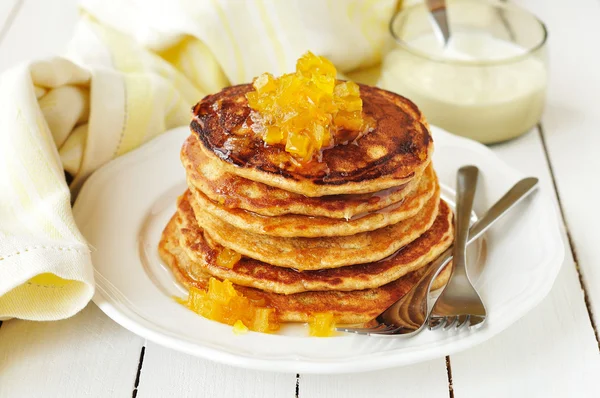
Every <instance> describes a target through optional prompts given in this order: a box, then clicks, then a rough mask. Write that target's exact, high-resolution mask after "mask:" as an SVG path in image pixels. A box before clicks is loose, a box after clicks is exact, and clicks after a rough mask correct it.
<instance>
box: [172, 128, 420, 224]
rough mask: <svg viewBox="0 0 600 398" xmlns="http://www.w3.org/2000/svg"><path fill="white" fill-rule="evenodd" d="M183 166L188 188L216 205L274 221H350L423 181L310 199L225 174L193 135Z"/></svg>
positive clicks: (183, 152)
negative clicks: (285, 218) (294, 217)
mask: <svg viewBox="0 0 600 398" xmlns="http://www.w3.org/2000/svg"><path fill="white" fill-rule="evenodd" d="M181 162H182V163H183V165H184V167H185V171H186V175H187V180H188V185H189V186H190V187H195V188H196V189H198V190H199V191H201V192H202V193H203V194H204V195H206V196H207V197H208V198H210V199H211V200H213V201H214V202H217V203H219V204H220V205H221V206H223V207H225V208H228V209H243V210H248V211H251V212H253V213H256V214H260V215H263V216H271V217H275V216H282V215H285V214H300V215H305V216H314V217H329V218H340V219H343V218H345V219H350V218H352V217H354V216H356V215H359V214H366V213H370V212H373V211H377V210H381V209H383V208H385V207H388V206H390V205H393V204H395V203H398V202H400V201H402V200H403V199H404V198H405V197H406V196H407V195H408V194H410V193H411V192H412V191H413V190H414V189H415V188H416V186H417V185H418V183H419V180H420V175H418V176H415V178H413V179H412V180H410V182H408V183H406V184H403V185H400V186H397V187H392V188H389V189H386V190H383V191H379V192H374V193H366V194H355V195H329V196H321V197H316V198H311V197H308V196H304V195H300V194H297V193H294V192H289V191H284V190H283V189H279V188H275V187H272V186H270V185H266V184H263V183H261V182H256V181H252V180H249V179H247V178H242V177H239V176H237V175H235V174H232V173H228V172H226V171H225V170H223V167H222V166H221V164H222V162H221V161H220V160H215V159H211V158H209V157H208V156H207V155H205V154H204V152H203V151H202V149H201V145H200V143H199V142H198V138H197V137H196V136H195V135H194V134H192V135H190V136H189V137H188V138H187V140H186V141H185V143H184V144H183V147H182V148H181Z"/></svg>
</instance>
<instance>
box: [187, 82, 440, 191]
mask: <svg viewBox="0 0 600 398" xmlns="http://www.w3.org/2000/svg"><path fill="white" fill-rule="evenodd" d="M251 90H252V86H251V85H250V84H244V85H238V86H233V87H227V88H225V89H223V90H222V91H220V92H219V93H216V94H213V95H209V96H207V97H205V98H204V99H203V100H202V101H200V102H199V103H198V104H196V105H195V106H194V108H193V113H194V116H193V119H192V122H191V125H190V127H191V130H192V132H193V133H194V134H196V135H197V136H198V138H199V142H200V143H201V147H202V149H203V151H204V153H205V154H207V155H208V156H209V157H211V158H212V159H217V160H220V161H221V164H222V167H223V169H224V170H225V171H226V172H228V173H233V174H235V175H238V176H241V177H244V178H247V179H250V180H252V181H258V182H262V183H264V184H267V185H271V186H274V187H277V188H281V189H283V190H286V191H291V192H295V193H298V194H302V195H305V196H309V197H315V196H325V195H337V194H360V193H370V192H378V191H381V190H384V189H387V188H390V187H395V186H399V185H401V184H405V183H407V182H409V181H410V180H411V179H412V178H414V177H415V176H416V175H418V174H419V173H421V172H422V171H423V170H424V169H425V167H426V166H427V165H428V164H429V162H430V159H431V153H432V152H433V140H432V138H431V135H430V133H429V130H428V127H427V122H426V121H425V119H424V117H423V115H422V114H421V112H420V111H419V109H418V108H417V106H416V105H415V104H413V103H412V102H411V101H409V100H408V99H406V98H404V97H402V96H400V95H397V94H394V93H391V92H389V91H385V90H382V89H379V88H376V87H371V86H365V85H360V96H361V98H362V101H363V116H364V118H365V120H367V121H368V123H369V126H370V127H369V132H368V133H367V134H365V135H363V136H362V137H360V138H359V139H357V140H356V141H353V142H352V143H348V144H347V145H342V144H340V145H336V146H334V147H333V148H330V149H327V150H324V151H323V154H322V159H321V160H322V161H320V162H317V161H312V162H308V163H306V164H304V165H300V166H299V165H298V163H297V161H296V160H295V159H294V157H293V156H292V155H291V154H289V153H288V152H286V151H285V149H284V148H283V146H281V145H267V146H266V145H264V142H263V141H262V139H261V137H259V136H258V135H257V134H255V133H254V132H253V131H252V129H251V125H252V119H251V118H250V111H251V109H250V108H249V107H248V101H247V100H246V97H245V95H246V93H248V92H249V91H251Z"/></svg>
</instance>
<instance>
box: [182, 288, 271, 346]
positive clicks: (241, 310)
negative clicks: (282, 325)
mask: <svg viewBox="0 0 600 398" xmlns="http://www.w3.org/2000/svg"><path fill="white" fill-rule="evenodd" d="M178 301H179V302H180V303H181V304H183V305H185V306H186V307H188V308H189V309H191V310H192V311H194V312H196V313H197V314H199V315H202V316H203V317H205V318H208V319H212V320H213V321H217V322H221V323H226V324H228V325H232V326H233V331H234V332H235V333H236V334H241V333H245V332H246V331H247V330H248V329H250V330H254V331H256V332H264V333H269V332H274V331H276V330H277V329H279V322H278V320H277V316H276V314H275V309H273V308H268V307H264V306H263V305H264V304H263V303H260V302H257V301H253V300H251V299H250V298H248V297H245V296H243V295H242V294H241V293H239V292H238V291H237V290H235V288H234V287H233V284H232V283H231V282H230V281H229V280H227V279H225V280H224V281H223V282H221V281H219V280H218V279H215V278H210V280H209V282H208V290H206V291H205V290H201V289H197V288H195V287H192V288H190V291H189V294H188V298H187V300H185V299H178Z"/></svg>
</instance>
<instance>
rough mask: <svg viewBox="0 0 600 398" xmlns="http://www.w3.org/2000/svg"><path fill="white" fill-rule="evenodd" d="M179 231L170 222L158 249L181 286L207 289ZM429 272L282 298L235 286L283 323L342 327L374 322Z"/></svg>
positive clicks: (447, 271) (438, 281)
mask: <svg viewBox="0 0 600 398" xmlns="http://www.w3.org/2000/svg"><path fill="white" fill-rule="evenodd" d="M176 230H177V227H176V225H175V223H173V222H170V223H169V224H168V225H167V228H166V229H165V231H164V232H163V235H162V238H161V241H160V243H159V246H158V250H159V254H160V256H161V258H162V259H163V261H165V263H166V264H167V265H168V266H169V268H170V269H171V271H172V272H173V274H174V275H175V277H176V278H177V280H178V281H179V282H180V283H182V284H183V285H185V286H186V287H188V288H190V287H192V286H193V287H196V288H199V289H206V288H207V286H208V280H209V278H210V275H208V274H204V275H201V274H198V273H196V274H194V277H192V276H191V273H190V271H189V270H190V269H191V268H194V267H195V265H194V263H193V261H192V260H191V259H190V257H188V256H187V254H186V252H185V251H184V250H183V248H182V247H181V246H180V244H179V241H178V239H177V237H176ZM196 268H198V267H196ZM426 269H427V267H422V268H421V269H419V270H417V271H414V272H411V273H409V274H407V275H405V276H403V277H401V278H399V279H397V280H395V281H393V282H391V283H388V284H386V285H384V286H381V287H378V288H374V289H366V290H354V291H351V292H341V291H325V292H304V293H296V294H290V295H282V294H276V293H270V292H264V291H262V290H258V289H254V288H250V287H245V286H238V285H235V288H236V290H238V291H239V292H240V293H242V294H243V295H244V296H246V297H249V298H251V299H255V300H264V302H265V303H266V305H267V306H269V307H272V308H275V310H276V311H277V316H278V318H279V320H280V321H282V322H307V321H308V319H309V317H310V316H311V315H312V314H315V313H323V312H329V313H332V314H333V316H334V319H335V320H336V322H337V323H338V324H358V323H366V322H368V321H370V320H372V319H373V318H375V317H376V316H377V315H379V314H380V313H381V312H383V311H384V310H385V309H387V308H388V307H389V306H390V305H392V304H393V303H394V302H395V301H396V300H398V299H399V298H401V297H402V296H404V295H405V294H406V293H408V291H409V290H410V289H411V288H412V287H413V286H414V285H415V283H417V281H418V280H419V278H420V277H421V275H422V274H423V273H424V272H425V270H426ZM449 276H450V267H446V269H444V270H443V271H442V272H441V273H440V275H439V276H438V277H437V278H436V280H435V281H434V283H433V288H434V289H437V288H439V287H441V286H443V285H444V284H445V283H446V282H447V281H448V278H449Z"/></svg>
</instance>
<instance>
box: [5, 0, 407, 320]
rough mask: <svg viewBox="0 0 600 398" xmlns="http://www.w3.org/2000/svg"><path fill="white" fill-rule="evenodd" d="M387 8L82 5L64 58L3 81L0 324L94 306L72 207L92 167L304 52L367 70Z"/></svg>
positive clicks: (314, 2)
mask: <svg viewBox="0 0 600 398" xmlns="http://www.w3.org/2000/svg"><path fill="white" fill-rule="evenodd" d="M395 3H396V1H395V0H370V1H369V0H367V1H361V0H336V1H322V0H294V1H285V2H283V1H274V0H256V1H248V2H247V1H236V0H210V1H209V0H206V1H189V0H178V1H167V0H152V1H150V0H143V1H142V0H127V1H117V0H111V1H106V0H84V1H83V3H82V5H81V8H82V11H81V19H80V22H79V23H78V25H77V27H76V30H75V33H74V36H73V39H72V42H71V43H70V45H69V50H68V52H67V54H66V55H65V56H64V57H60V58H54V59H50V60H44V61H38V62H32V63H29V64H25V65H19V66H17V67H15V68H13V69H11V70H9V71H7V72H5V73H3V74H2V75H1V76H0V319H2V318H13V317H16V318H22V319H32V320H54V319H62V318H66V317H69V316H71V315H73V314H75V313H77V312H78V311H79V310H81V309H82V308H83V307H84V306H85V305H86V304H87V303H88V302H89V300H90V299H91V297H92V295H93V292H94V281H93V268H92V262H91V256H90V250H91V248H90V247H89V246H88V245H87V243H86V241H85V238H84V237H83V236H82V235H81V234H80V233H79V231H78V229H77V226H76V225H75V222H74V220H73V216H72V213H71V207H70V206H71V200H72V199H73V198H74V196H75V195H76V194H77V192H78V190H79V189H80V187H81V185H82V183H83V182H84V181H85V180H86V178H87V177H88V176H89V175H90V174H91V173H92V172H94V170H96V169H97V168H98V167H100V166H102V165H103V164H105V163H106V162H108V161H110V160H111V159H113V158H115V157H118V156H120V155H122V154H124V153H126V152H128V151H130V150H132V149H135V148H136V147H138V146H140V145H142V144H143V143H144V142H147V141H148V140H150V139H152V138H153V137H155V136H156V135H158V134H160V133H162V132H164V131H166V130H168V129H171V128H173V127H176V126H181V125H187V124H188V123H189V116H190V113H189V109H190V107H191V106H192V105H193V104H194V103H195V102H196V101H198V100H199V99H200V98H202V97H203V96H204V95H206V94H209V93H211V92H215V91H218V90H219V89H220V88H222V87H224V86H226V85H229V84H237V83H244V82H249V81H251V80H252V78H253V77H254V76H256V75H258V74H260V73H262V72H265V71H269V72H272V73H274V74H281V73H284V72H289V71H292V70H293V69H294V66H295V61H296V59H297V58H298V57H299V56H300V55H301V54H303V53H304V52H306V51H307V50H311V51H313V52H314V53H316V54H320V55H325V56H327V57H328V58H329V59H331V60H332V61H333V62H334V63H335V64H336V66H337V67H338V68H339V70H341V71H342V72H348V71H352V70H356V69H360V68H363V67H368V66H371V65H374V64H377V63H378V62H379V61H380V57H381V52H382V50H383V46H384V41H385V39H386V37H387V23H388V21H389V18H390V17H391V15H392V13H393V11H394V8H395V6H396V4H395ZM67 180H69V184H67Z"/></svg>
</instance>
